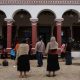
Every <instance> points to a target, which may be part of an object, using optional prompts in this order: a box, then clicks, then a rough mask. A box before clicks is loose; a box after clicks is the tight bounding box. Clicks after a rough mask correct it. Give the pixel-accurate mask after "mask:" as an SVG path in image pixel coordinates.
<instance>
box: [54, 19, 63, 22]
mask: <svg viewBox="0 0 80 80" xmlns="http://www.w3.org/2000/svg"><path fill="white" fill-rule="evenodd" d="M55 21H56V22H62V21H64V19H63V18H56V19H55Z"/></svg>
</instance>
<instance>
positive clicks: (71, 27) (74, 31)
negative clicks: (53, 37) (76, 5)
mask: <svg viewBox="0 0 80 80" xmlns="http://www.w3.org/2000/svg"><path fill="white" fill-rule="evenodd" d="M62 17H63V18H64V21H63V26H62V31H63V35H62V40H63V41H67V40H69V38H71V39H72V40H73V44H72V47H73V50H76V49H77V50H78V49H80V46H79V45H80V35H79V34H80V24H79V22H78V20H79V13H78V12H77V11H75V10H72V9H71V10H68V11H66V12H65V13H64V14H63V16H62Z"/></svg>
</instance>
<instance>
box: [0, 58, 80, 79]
mask: <svg viewBox="0 0 80 80" xmlns="http://www.w3.org/2000/svg"><path fill="white" fill-rule="evenodd" d="M8 61H9V66H7V67H3V66H0V80H80V59H73V64H72V65H65V62H61V61H59V63H60V70H59V71H57V72H56V75H57V76H55V77H46V73H47V72H46V59H45V60H44V65H43V67H36V65H37V64H36V63H37V61H36V60H31V61H30V63H31V70H30V72H29V73H28V74H27V75H28V77H27V78H19V77H18V76H19V72H17V70H16V67H13V66H14V65H15V62H14V61H13V60H8ZM1 62H2V60H0V63H1Z"/></svg>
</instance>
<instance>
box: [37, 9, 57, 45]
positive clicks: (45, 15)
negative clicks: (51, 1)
mask: <svg viewBox="0 0 80 80" xmlns="http://www.w3.org/2000/svg"><path fill="white" fill-rule="evenodd" d="M54 19H55V15H54V14H53V13H52V12H51V11H50V10H44V11H42V12H40V13H39V15H38V28H37V29H38V36H42V37H43V41H44V43H45V44H47V42H48V41H49V40H50V37H51V36H53V35H54V36H55V35H56V32H55V23H54Z"/></svg>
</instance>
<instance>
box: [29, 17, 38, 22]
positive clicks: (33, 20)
mask: <svg viewBox="0 0 80 80" xmlns="http://www.w3.org/2000/svg"><path fill="white" fill-rule="evenodd" d="M30 21H31V22H33V23H35V22H37V21H38V18H30Z"/></svg>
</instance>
